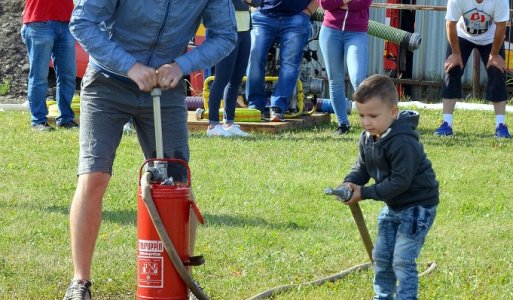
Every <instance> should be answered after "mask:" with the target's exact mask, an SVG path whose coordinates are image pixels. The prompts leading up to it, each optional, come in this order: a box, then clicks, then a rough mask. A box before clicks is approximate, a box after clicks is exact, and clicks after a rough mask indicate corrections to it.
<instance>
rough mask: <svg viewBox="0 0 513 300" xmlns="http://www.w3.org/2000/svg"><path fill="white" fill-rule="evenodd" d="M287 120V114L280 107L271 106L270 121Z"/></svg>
mask: <svg viewBox="0 0 513 300" xmlns="http://www.w3.org/2000/svg"><path fill="white" fill-rule="evenodd" d="M283 121H285V115H284V114H283V112H282V111H281V109H279V108H278V107H271V118H270V120H269V122H283Z"/></svg>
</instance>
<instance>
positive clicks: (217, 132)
mask: <svg viewBox="0 0 513 300" xmlns="http://www.w3.org/2000/svg"><path fill="white" fill-rule="evenodd" d="M228 135H230V134H229V133H228V132H226V130H224V128H223V125H221V124H217V125H216V126H214V128H212V129H210V126H209V127H207V136H228Z"/></svg>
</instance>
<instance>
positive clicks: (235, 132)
mask: <svg viewBox="0 0 513 300" xmlns="http://www.w3.org/2000/svg"><path fill="white" fill-rule="evenodd" d="M223 129H224V131H226V132H227V133H228V134H229V135H230V136H249V133H247V132H244V131H242V129H240V125H239V124H231V125H230V126H224V128H223Z"/></svg>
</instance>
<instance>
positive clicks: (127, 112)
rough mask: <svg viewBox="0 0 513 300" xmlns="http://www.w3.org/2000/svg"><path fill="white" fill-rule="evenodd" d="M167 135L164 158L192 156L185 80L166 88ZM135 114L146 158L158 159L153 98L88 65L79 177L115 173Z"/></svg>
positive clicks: (164, 117) (163, 98) (82, 105)
mask: <svg viewBox="0 0 513 300" xmlns="http://www.w3.org/2000/svg"><path fill="white" fill-rule="evenodd" d="M161 112H162V135H163V145H164V156H165V157H169V158H179V159H184V160H186V161H188V160H189V144H188V130H187V106H186V104H185V85H184V82H183V81H182V82H181V83H179V85H178V87H177V88H175V89H172V90H166V91H162V96H161ZM130 118H133V121H134V125H135V128H136V131H137V137H138V139H139V144H140V145H141V148H142V151H143V154H144V157H145V158H146V159H148V158H154V157H155V156H156V149H155V129H154V125H153V123H154V121H153V99H152V98H151V95H150V93H146V92H141V91H140V90H139V88H138V87H137V85H136V84H135V83H133V82H124V81H122V80H119V79H116V78H112V77H110V76H109V75H106V74H104V73H102V72H100V71H98V70H96V69H95V68H94V67H92V66H88V68H87V70H86V73H85V75H84V78H83V79H82V89H81V94H80V154H79V162H78V175H82V174H87V173H92V172H102V173H109V174H112V165H113V162H114V157H115V155H116V150H117V148H118V146H119V142H120V141H121V137H122V135H123V126H124V125H125V124H126V123H127V122H128V121H129V120H130Z"/></svg>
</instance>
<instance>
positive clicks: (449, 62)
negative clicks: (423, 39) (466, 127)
mask: <svg viewBox="0 0 513 300" xmlns="http://www.w3.org/2000/svg"><path fill="white" fill-rule="evenodd" d="M445 19H446V30H447V39H448V40H449V44H448V46H447V59H446V60H445V63H444V69H445V78H444V82H443V86H442V103H443V115H442V124H441V125H440V127H439V128H438V129H437V130H436V131H435V135H438V136H451V135H453V130H452V125H453V112H454V106H455V105H456V101H457V100H458V99H461V98H462V93H461V76H463V71H464V69H465V64H466V63H467V60H468V58H469V56H470V54H471V53H472V50H473V49H477V50H479V54H480V56H481V60H482V61H483V63H484V64H485V66H486V74H487V75H488V79H487V86H486V100H488V101H490V102H492V103H493V108H494V110H495V136H496V137H498V138H511V135H510V134H509V130H508V127H507V125H506V101H507V100H508V91H507V88H506V63H505V62H504V35H505V33H506V22H507V21H508V20H509V3H508V0H474V1H468V0H449V1H448V2H447V14H446V16H445Z"/></svg>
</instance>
